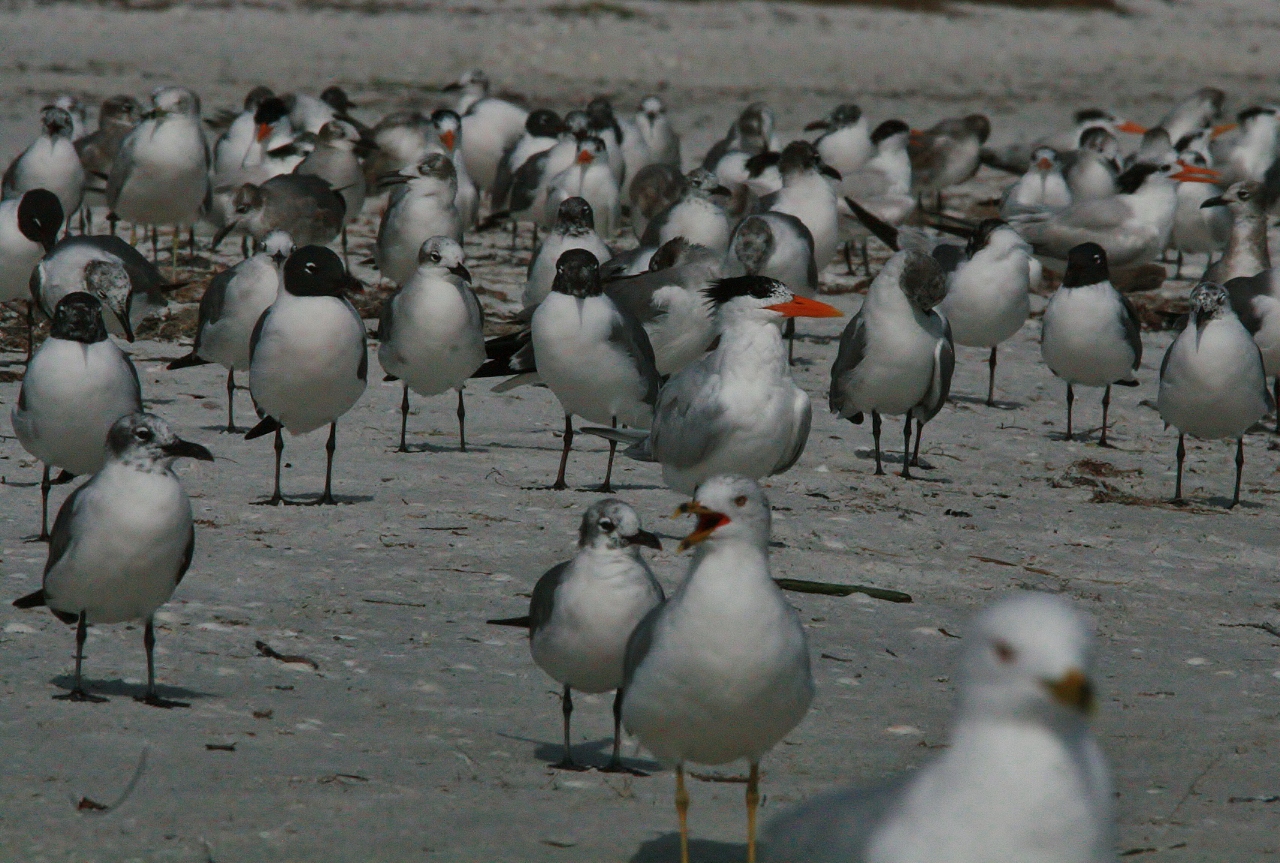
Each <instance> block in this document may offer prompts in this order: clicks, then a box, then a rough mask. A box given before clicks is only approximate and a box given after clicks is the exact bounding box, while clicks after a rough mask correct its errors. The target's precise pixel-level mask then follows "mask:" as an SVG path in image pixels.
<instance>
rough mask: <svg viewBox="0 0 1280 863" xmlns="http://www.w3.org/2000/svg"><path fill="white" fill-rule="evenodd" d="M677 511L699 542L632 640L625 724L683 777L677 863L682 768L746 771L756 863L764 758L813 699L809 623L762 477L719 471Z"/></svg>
mask: <svg viewBox="0 0 1280 863" xmlns="http://www.w3.org/2000/svg"><path fill="white" fill-rule="evenodd" d="M678 512H679V513H683V514H687V515H695V516H697V518H698V522H697V526H696V527H695V528H694V530H693V531H692V532H691V533H690V534H689V535H688V536H686V537H685V538H684V540H683V541H682V542H681V543H680V550H681V551H683V550H685V549H687V548H694V547H696V551H695V552H694V555H693V560H692V561H691V563H690V564H689V571H688V573H687V574H686V575H685V577H684V580H683V581H681V583H680V586H679V587H678V588H677V589H676V591H675V593H673V594H672V595H671V598H670V599H668V600H667V601H666V602H665V603H663V604H662V605H659V606H658V607H657V608H655V609H653V611H651V612H649V614H648V615H646V616H645V617H644V619H643V620H641V621H640V624H639V625H638V626H637V627H636V629H635V632H633V633H632V635H631V638H630V639H628V641H627V649H626V655H625V661H624V672H625V674H624V681H623V686H624V688H625V689H626V694H625V695H624V696H623V700H622V723H623V725H625V726H626V729H627V731H629V732H630V733H632V734H634V735H635V736H636V737H638V738H639V739H640V742H641V744H642V745H643V746H644V747H645V748H646V749H648V750H649V751H650V752H652V753H653V755H654V756H655V757H656V758H657V759H658V760H659V761H660V762H662V763H663V764H669V765H671V766H673V767H674V768H675V772H676V794H675V804H676V815H677V817H678V819H679V822H680V860H681V863H688V861H689V823H688V814H689V794H688V792H687V791H686V790H685V785H684V766H685V764H686V763H690V762H692V763H695V764H710V765H715V764H728V763H729V762H731V761H737V760H739V759H744V758H745V759H746V761H747V764H748V776H747V789H746V804H747V860H748V861H749V863H755V859H756V848H755V833H756V810H757V807H758V806H759V802H760V791H759V785H760V759H761V758H763V757H764V755H765V754H766V753H767V752H769V750H771V749H772V748H773V747H774V746H776V745H777V744H778V743H779V742H780V741H781V740H782V739H783V738H784V737H785V736H786V735H787V734H789V733H790V732H791V730H792V729H793V728H795V727H796V726H797V725H798V724H800V721H801V720H802V719H804V717H805V714H806V713H808V711H809V704H810V702H811V701H812V700H813V690H814V687H813V675H812V673H811V671H810V669H809V644H808V639H807V638H806V637H805V632H804V628H803V627H802V626H801V625H800V617H799V615H797V614H796V610H795V609H794V608H792V607H791V605H790V604H789V603H788V602H787V601H786V599H784V598H783V596H782V591H781V590H780V589H779V588H778V586H777V585H776V584H775V583H774V581H773V578H772V577H771V575H770V570H769V528H770V524H769V520H770V519H769V500H768V498H766V497H765V495H764V492H763V491H761V489H760V486H759V485H757V484H756V483H755V481H754V480H751V479H747V478H746V477H740V476H714V477H711V478H709V479H707V480H706V481H705V482H704V483H702V484H701V485H700V486H699V487H698V489H697V491H696V492H695V493H694V499H693V500H692V501H690V502H688V503H685V504H682V505H681V506H680V509H679V510H678Z"/></svg>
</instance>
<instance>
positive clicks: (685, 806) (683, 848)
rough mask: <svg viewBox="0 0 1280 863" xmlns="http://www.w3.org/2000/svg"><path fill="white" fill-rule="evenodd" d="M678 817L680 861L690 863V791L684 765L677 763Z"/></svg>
mask: <svg viewBox="0 0 1280 863" xmlns="http://www.w3.org/2000/svg"><path fill="white" fill-rule="evenodd" d="M676 818H677V819H678V820H679V822H680V863H689V792H688V791H687V790H686V789H685V787H684V765H683V764H677V765H676Z"/></svg>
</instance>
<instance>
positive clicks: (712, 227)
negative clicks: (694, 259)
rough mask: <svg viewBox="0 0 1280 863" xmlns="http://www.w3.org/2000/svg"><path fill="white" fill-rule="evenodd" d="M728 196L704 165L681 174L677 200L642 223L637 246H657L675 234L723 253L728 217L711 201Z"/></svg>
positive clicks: (725, 245)
mask: <svg viewBox="0 0 1280 863" xmlns="http://www.w3.org/2000/svg"><path fill="white" fill-rule="evenodd" d="M717 195H724V196H726V197H727V196H728V195H729V190H728V189H726V188H725V187H724V186H721V185H720V181H719V180H717V179H716V175H715V174H713V173H711V172H710V171H708V170H706V169H705V168H695V169H693V170H692V171H690V172H689V173H688V174H686V175H685V183H684V189H683V191H682V192H681V194H680V197H679V199H677V200H676V201H675V203H673V204H672V205H671V206H669V207H667V209H665V210H663V211H662V212H659V213H656V214H655V215H654V216H653V217H652V218H651V219H649V220H648V221H647V222H646V223H645V228H644V233H643V234H641V235H640V245H642V246H655V247H656V246H661V245H662V244H664V243H667V242H669V241H671V240H674V239H675V238H676V237H684V238H685V239H686V240H688V241H689V242H690V243H692V244H694V245H698V246H704V247H706V248H708V249H711V250H712V251H713V252H716V253H718V254H721V255H723V254H724V253H725V250H726V249H728V248H729V230H730V227H729V217H728V215H726V214H725V211H724V208H723V207H721V206H720V204H718V203H716V201H714V200H713V197H714V196H717Z"/></svg>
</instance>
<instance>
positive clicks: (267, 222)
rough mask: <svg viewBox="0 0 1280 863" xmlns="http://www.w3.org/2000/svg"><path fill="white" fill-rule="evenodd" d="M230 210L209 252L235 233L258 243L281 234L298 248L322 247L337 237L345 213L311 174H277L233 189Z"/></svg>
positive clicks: (327, 188)
mask: <svg viewBox="0 0 1280 863" xmlns="http://www.w3.org/2000/svg"><path fill="white" fill-rule="evenodd" d="M231 206H232V214H231V218H230V219H229V220H228V221H227V223H226V224H225V225H223V226H222V228H220V229H219V230H218V233H217V234H215V235H214V237H213V240H212V242H211V243H210V248H212V249H216V248H218V245H219V244H220V243H221V242H222V241H223V239H224V238H226V236H227V234H230V233H231V232H232V231H234V230H240V231H243V232H244V233H246V234H248V235H249V236H250V237H252V238H253V239H254V240H256V241H257V242H262V241H263V240H265V239H266V238H267V235H268V234H270V233H272V232H274V231H283V232H285V233H286V234H288V235H289V236H290V237H292V238H293V240H294V242H296V243H299V244H301V245H304V246H320V245H324V244H325V243H328V242H331V241H332V240H334V239H336V238H337V237H338V234H339V233H340V232H341V231H342V227H343V225H344V223H345V217H346V212H347V205H346V202H345V201H344V200H343V197H342V195H340V194H339V193H338V192H336V191H335V190H334V189H333V187H332V186H330V185H329V181H328V180H325V179H323V178H321V177H318V176H314V175H311V174H280V175H278V176H275V177H272V178H271V179H270V180H267V181H266V182H265V183H263V184H262V185H260V186H255V185H254V184H253V183H245V184H244V185H242V186H241V187H240V188H238V189H236V191H235V194H234V195H233V196H232V199H231Z"/></svg>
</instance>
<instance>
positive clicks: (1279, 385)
mask: <svg viewBox="0 0 1280 863" xmlns="http://www.w3.org/2000/svg"><path fill="white" fill-rule="evenodd" d="M1271 388H1272V390H1274V394H1273V396H1272V398H1273V400H1274V401H1275V403H1276V434H1280V375H1276V380H1275V383H1274V384H1272V385H1271Z"/></svg>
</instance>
